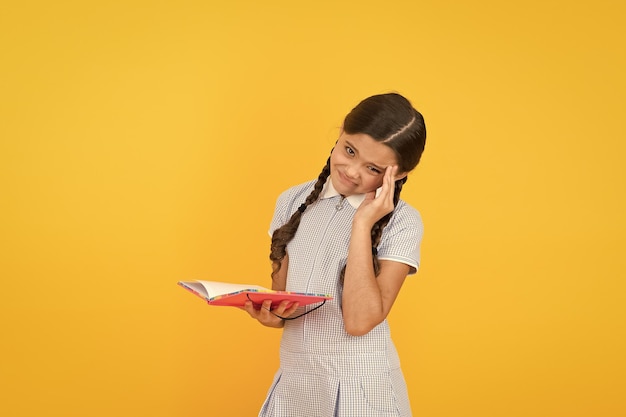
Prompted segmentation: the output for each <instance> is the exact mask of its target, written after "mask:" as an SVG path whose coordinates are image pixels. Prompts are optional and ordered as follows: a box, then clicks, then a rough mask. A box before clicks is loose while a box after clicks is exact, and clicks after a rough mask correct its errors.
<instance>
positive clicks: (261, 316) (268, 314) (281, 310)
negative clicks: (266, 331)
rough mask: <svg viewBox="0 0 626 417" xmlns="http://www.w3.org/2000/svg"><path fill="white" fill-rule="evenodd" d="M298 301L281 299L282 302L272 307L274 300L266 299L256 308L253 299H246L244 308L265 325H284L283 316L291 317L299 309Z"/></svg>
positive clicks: (277, 326)
mask: <svg viewBox="0 0 626 417" xmlns="http://www.w3.org/2000/svg"><path fill="white" fill-rule="evenodd" d="M298 306H299V304H298V303H291V301H289V300H284V301H281V303H280V304H279V305H278V306H277V307H275V308H272V301H271V300H265V301H263V304H261V306H260V307H259V308H255V306H254V304H253V303H252V301H246V303H245V304H244V306H243V309H244V310H245V311H246V312H247V313H248V314H249V315H250V317H252V318H253V319H256V320H258V321H259V323H261V324H262V325H264V326H267V327H276V328H279V327H283V319H281V318H280V317H277V315H278V316H281V317H289V316H290V315H292V314H293V313H294V312H295V311H296V310H297V309H298Z"/></svg>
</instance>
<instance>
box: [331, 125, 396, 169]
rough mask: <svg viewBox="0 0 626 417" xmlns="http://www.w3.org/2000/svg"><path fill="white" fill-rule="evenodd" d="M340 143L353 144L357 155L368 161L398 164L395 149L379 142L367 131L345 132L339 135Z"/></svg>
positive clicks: (385, 164) (383, 164) (384, 164)
mask: <svg viewBox="0 0 626 417" xmlns="http://www.w3.org/2000/svg"><path fill="white" fill-rule="evenodd" d="M339 143H340V144H341V145H342V146H346V145H348V146H351V147H352V148H353V150H354V151H355V152H356V154H357V156H358V157H359V158H360V159H363V160H365V161H366V162H369V163H372V164H375V165H378V166H381V167H387V166H391V165H397V164H398V160H397V158H396V154H395V152H394V151H393V149H391V148H390V147H389V146H387V145H385V144H383V143H381V142H377V141H376V140H375V139H374V138H372V137H371V136H370V135H366V134H365V133H356V134H354V135H350V134H347V133H345V132H344V133H342V134H341V136H340V137H339Z"/></svg>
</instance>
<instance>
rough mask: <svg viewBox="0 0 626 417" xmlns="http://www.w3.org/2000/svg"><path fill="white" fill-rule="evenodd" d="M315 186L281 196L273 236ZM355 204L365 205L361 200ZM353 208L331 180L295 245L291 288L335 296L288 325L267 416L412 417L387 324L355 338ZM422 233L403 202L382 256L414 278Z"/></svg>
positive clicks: (291, 255) (303, 222) (289, 279)
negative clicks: (349, 323)
mask: <svg viewBox="0 0 626 417" xmlns="http://www.w3.org/2000/svg"><path fill="white" fill-rule="evenodd" d="M314 183H315V181H311V182H307V183H305V184H301V185H299V186H296V187H293V188H291V189H289V190H287V191H285V192H284V193H283V194H281V196H280V197H279V198H278V201H277V204H276V211H275V213H274V218H273V219H272V223H271V226H270V233H271V232H273V231H274V230H275V229H276V228H278V227H280V226H281V225H283V224H284V223H285V222H286V221H287V220H288V219H289V217H290V216H291V214H293V212H294V211H295V210H297V208H298V206H299V205H300V204H302V203H303V202H304V200H305V198H306V197H307V196H308V195H309V193H310V192H311V190H312V188H313V185H314ZM346 200H347V199H346ZM350 203H352V204H354V205H355V206H357V207H358V202H357V203H355V202H354V201H350ZM352 204H349V203H348V202H347V201H344V199H343V197H341V196H339V195H337V193H336V192H335V191H334V190H333V189H332V184H331V182H330V181H328V182H327V184H326V186H325V189H324V191H323V192H322V198H320V199H319V200H318V201H316V202H315V203H313V204H311V205H310V206H309V207H307V209H306V211H305V213H304V214H303V216H302V220H301V222H300V226H299V228H298V231H297V233H296V235H295V236H294V238H293V240H292V241H291V242H289V244H288V246H287V252H288V253H289V269H288V275H287V290H288V291H299V292H312V293H323V294H331V295H333V296H334V299H333V300H331V301H328V302H326V304H325V305H324V306H323V307H321V308H319V309H317V310H315V311H313V312H311V313H310V314H307V315H305V316H303V317H300V318H298V319H295V320H288V321H286V322H285V327H284V329H283V335H282V340H281V346H280V369H279V370H278V372H277V373H276V375H275V377H274V381H273V383H272V385H271V387H270V389H269V392H268V396H267V399H266V400H265V403H264V404H263V407H262V408H261V411H260V413H259V416H260V417H370V416H371V417H387V416H389V417H391V416H403V417H406V416H411V408H410V405H409V398H408V395H407V389H406V384H405V382H404V377H403V375H402V371H401V369H400V361H399V359H398V354H397V352H396V349H395V346H394V344H393V342H392V340H391V335H390V332H389V326H388V324H387V321H386V320H385V321H384V322H382V323H381V324H379V325H378V326H376V327H375V328H374V329H373V330H372V331H370V332H369V333H367V334H366V335H363V336H351V335H349V334H348V333H346V331H345V329H344V325H343V318H342V314H341V285H340V284H339V273H340V271H341V269H342V268H343V266H344V265H345V263H346V258H347V254H348V243H349V240H350V229H351V225H352V218H353V216H354V213H355V211H356V208H355V207H353V205H352ZM337 207H339V209H338V208H337ZM422 231H423V228H422V221H421V218H420V216H419V213H418V212H417V211H416V210H415V209H413V208H412V207H411V206H409V205H408V204H406V203H405V202H403V201H402V200H401V201H400V202H398V205H397V207H396V209H395V211H394V214H393V215H392V217H391V220H390V222H389V224H388V225H387V227H386V228H385V229H384V232H383V235H382V238H381V243H380V245H379V247H378V255H379V258H380V259H386V260H394V261H398V262H403V263H406V264H408V265H409V266H411V273H414V272H415V271H416V270H417V267H418V264H419V244H420V241H421V237H422ZM305 308H308V309H310V308H312V307H305ZM303 311H304V310H303Z"/></svg>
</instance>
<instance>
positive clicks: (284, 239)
mask: <svg viewBox="0 0 626 417" xmlns="http://www.w3.org/2000/svg"><path fill="white" fill-rule="evenodd" d="M329 175H330V157H329V158H328V159H327V160H326V165H325V166H324V168H323V169H322V172H321V173H320V174H319V176H318V177H317V182H316V183H315V185H314V186H313V191H311V193H310V194H309V195H308V197H307V198H306V199H305V200H304V204H302V205H301V206H300V208H298V210H296V211H295V212H294V213H293V214H292V215H291V217H290V218H289V220H288V221H287V223H285V224H284V225H282V226H281V227H279V228H278V229H276V230H274V233H273V234H272V243H271V247H270V260H271V261H272V279H273V278H274V276H275V275H276V274H277V273H278V271H280V267H281V263H280V262H281V261H282V260H283V258H284V257H285V255H286V254H287V250H286V248H287V244H288V243H289V241H291V239H293V237H294V235H295V234H296V231H297V230H298V226H300V219H301V218H302V213H304V211H305V209H306V207H308V206H309V205H311V204H313V203H314V202H315V201H317V199H318V197H319V195H320V193H321V192H322V189H323V188H324V184H325V183H326V180H327V179H328V176H329Z"/></svg>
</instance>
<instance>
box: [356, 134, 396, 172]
mask: <svg viewBox="0 0 626 417" xmlns="http://www.w3.org/2000/svg"><path fill="white" fill-rule="evenodd" d="M346 145H348V146H349V147H351V148H352V150H353V151H354V152H355V153H356V154H358V153H359V150H358V149H357V148H356V147H355V146H354V145H353V144H352V143H350V141H349V140H346ZM368 163H369V164H372V165H374V166H375V167H376V168H378V169H380V170H381V171H384V170H385V169H386V167H383V166H381V165H378V164H376V163H374V162H368Z"/></svg>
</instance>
